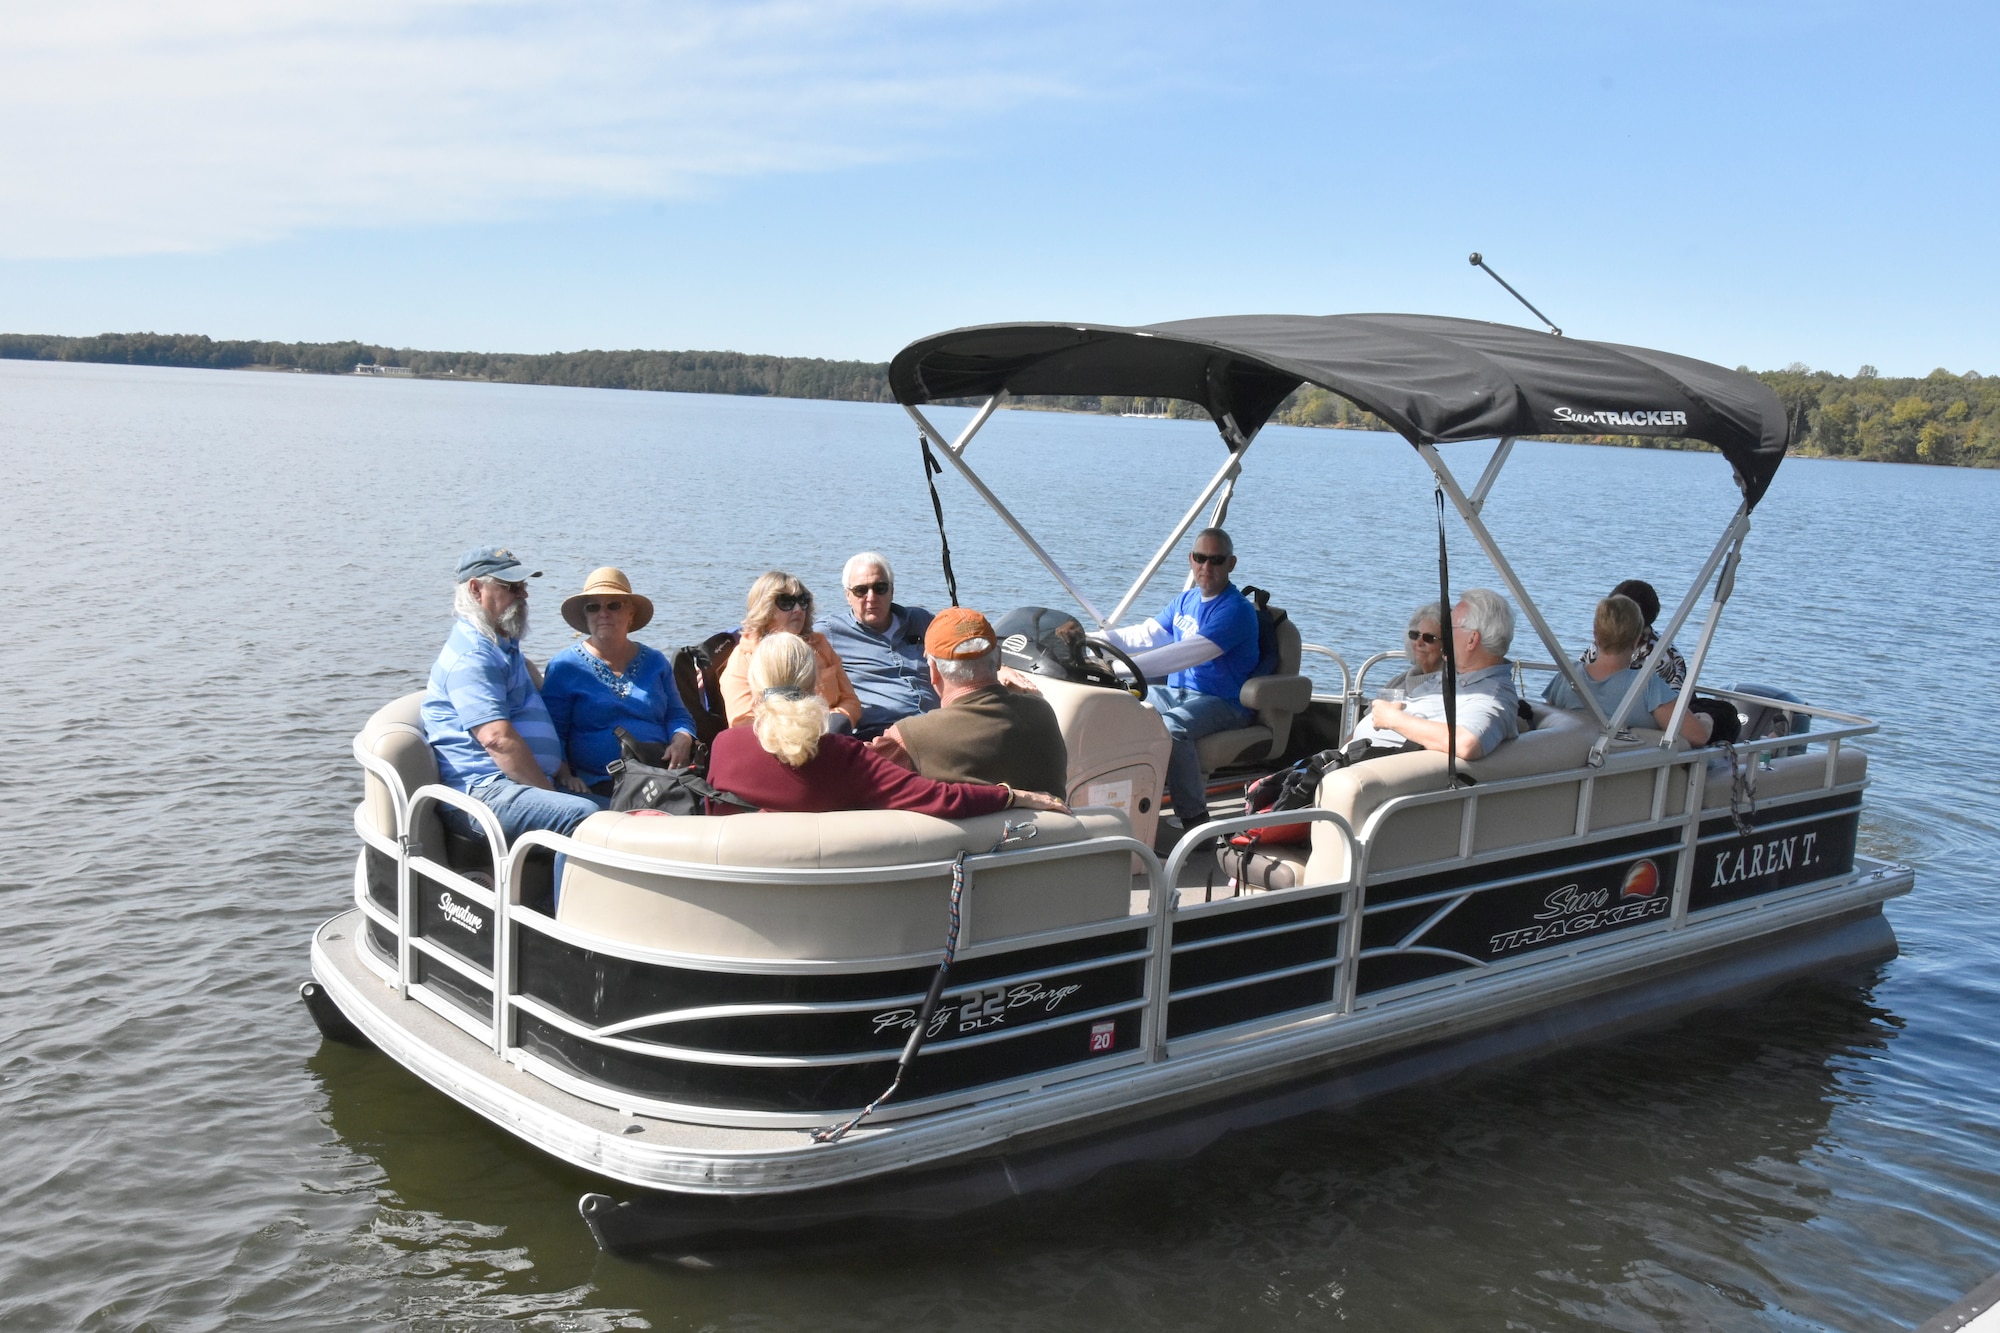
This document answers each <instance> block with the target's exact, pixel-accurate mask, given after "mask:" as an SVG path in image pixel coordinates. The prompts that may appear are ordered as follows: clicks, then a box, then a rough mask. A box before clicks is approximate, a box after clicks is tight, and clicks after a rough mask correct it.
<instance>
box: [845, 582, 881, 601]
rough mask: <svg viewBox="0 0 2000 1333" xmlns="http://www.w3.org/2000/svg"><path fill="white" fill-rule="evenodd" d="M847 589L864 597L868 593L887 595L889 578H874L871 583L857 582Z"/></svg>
mask: <svg viewBox="0 0 2000 1333" xmlns="http://www.w3.org/2000/svg"><path fill="white" fill-rule="evenodd" d="M847 591H848V592H850V593H852V594H854V595H855V596H856V597H866V596H868V594H870V593H873V594H875V595H876V596H877V597H887V596H888V595H889V580H887V579H876V580H875V581H874V582H873V583H857V584H855V585H854V586H853V587H852V588H849V589H848V590H847Z"/></svg>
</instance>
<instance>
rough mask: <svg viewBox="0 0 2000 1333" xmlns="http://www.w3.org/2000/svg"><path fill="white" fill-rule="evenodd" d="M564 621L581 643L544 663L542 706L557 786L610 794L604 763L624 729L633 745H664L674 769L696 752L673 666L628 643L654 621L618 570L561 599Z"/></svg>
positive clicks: (594, 576) (647, 603) (600, 573)
mask: <svg viewBox="0 0 2000 1333" xmlns="http://www.w3.org/2000/svg"><path fill="white" fill-rule="evenodd" d="M562 618H563V619H564V620H566V621H568V622H569V624H570V626H571V628H573V629H575V630H577V631H578V632H580V633H582V634H583V635H584V637H583V638H582V639H579V640H578V641H577V642H575V643H573V644H571V645H570V646H569V647H567V648H565V649H563V650H562V651H561V652H559V653H557V654H556V655H555V656H554V657H552V658H550V659H549V667H548V671H547V673H546V674H545V676H544V678H543V681H542V700H543V702H545V703H547V704H548V706H549V717H550V718H552V719H553V720H554V721H555V724H556V735H557V736H558V737H560V738H561V739H562V744H563V755H564V758H565V759H566V760H567V763H566V764H565V765H564V771H563V772H561V773H558V774H557V775H556V780H557V781H558V782H561V783H563V785H565V786H567V787H568V788H569V789H570V790H571V791H579V792H580V791H586V790H587V791H590V792H592V793H594V794H596V795H598V796H606V797H608V796H610V795H611V791H612V782H611V773H610V771H609V770H610V764H611V761H612V760H614V759H616V758H618V737H617V736H616V735H614V734H613V733H612V728H613V727H623V728H625V730H626V731H628V732H630V733H631V735H632V739H634V740H637V741H651V742H653V743H654V744H656V745H657V744H663V745H665V746H666V747H667V759H666V762H667V764H668V765H669V766H670V767H674V768H679V767H681V766H683V765H685V764H686V763H687V761H688V756H689V755H690V754H692V753H693V752H694V719H693V718H691V717H689V716H688V711H687V708H686V707H685V706H684V705H683V704H682V703H681V696H680V690H679V689H678V688H676V687H675V685H674V668H673V664H672V663H671V662H669V661H668V660H667V655H666V654H665V653H663V652H661V651H660V650H659V649H657V648H648V647H647V646H646V645H645V644H643V643H639V642H636V641H635V640H634V639H633V638H632V637H631V635H632V632H633V631H634V630H639V629H644V628H645V626H646V624H647V623H648V622H649V621H651V620H652V618H653V603H652V601H651V600H650V599H649V598H645V597H641V596H640V595H639V594H638V593H635V592H633V591H632V582H631V580H630V579H628V578H626V577H625V575H624V573H623V571H621V570H617V569H613V568H611V567H610V566H608V565H607V566H606V567H605V568H603V569H594V570H592V571H591V573H590V577H589V578H587V579H585V580H584V583H583V591H582V592H580V593H577V594H576V595H575V596H573V597H567V598H564V599H563V604H562Z"/></svg>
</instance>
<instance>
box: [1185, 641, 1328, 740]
mask: <svg viewBox="0 0 2000 1333" xmlns="http://www.w3.org/2000/svg"><path fill="white" fill-rule="evenodd" d="M1272 609H1273V610H1276V609H1277V608H1275V607H1274V608H1272ZM1277 637H1278V669H1277V670H1276V671H1273V672H1272V673H1271V674H1270V675H1268V676H1252V677H1251V678H1250V679H1249V680H1247V681H1245V682H1243V688H1242V690H1241V691H1240V692H1239V693H1238V694H1237V700H1236V701H1237V702H1238V703H1240V704H1242V705H1243V706H1244V707H1245V708H1248V709H1250V710H1251V711H1252V712H1254V713H1255V714H1256V715H1257V716H1256V719H1255V720H1254V721H1252V722H1251V723H1250V725H1249V726H1247V727H1237V728H1234V729H1232V730H1229V731H1218V732H1215V733H1213V734H1211V735H1208V736H1204V737H1202V738H1201V740H1199V741H1197V742H1196V743H1195V748H1196V750H1197V751H1198V752H1199V753H1200V755H1201V766H1202V770H1203V771H1204V772H1211V773H1212V772H1214V771H1215V770H1216V769H1219V768H1227V767H1229V766H1230V765H1231V764H1238V763H1254V762H1256V761H1257V760H1259V759H1275V758H1276V757H1277V756H1279V755H1281V754H1283V753H1284V752H1285V746H1286V745H1287V744H1289V743H1290V741H1291V738H1292V719H1293V718H1295V717H1297V716H1298V715H1299V714H1300V713H1302V712H1304V711H1305V710H1306V707H1307V705H1309V704H1310V703H1312V678H1311V677H1310V676H1305V675H1301V674H1300V672H1299V663H1300V661H1301V660H1302V659H1303V657H1304V640H1303V639H1301V638H1300V637H1299V627H1298V626H1297V625H1294V624H1293V623H1292V621H1291V617H1289V616H1287V617H1285V618H1284V619H1282V620H1280V621H1279V622H1278V624H1277Z"/></svg>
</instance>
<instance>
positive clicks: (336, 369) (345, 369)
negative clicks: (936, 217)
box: [0, 333, 891, 403]
mask: <svg viewBox="0 0 2000 1333" xmlns="http://www.w3.org/2000/svg"><path fill="white" fill-rule="evenodd" d="M0 358H11V359H16V360H31V361H98V362H110V363H113V364H117V365H131V366H187V367H193V368H196V369H201V370H240V369H244V368H246V367H251V366H267V367H272V368H275V369H280V370H303V371H311V372H314V373H316V374H322V375H340V374H351V373H352V372H353V370H354V368H355V367H356V366H357V365H363V366H400V367H403V368H406V369H408V370H409V371H410V372H411V373H412V374H415V375H421V376H426V377H431V378H437V379H471V380H490V381H494V382H497V383H503V384H563V385H570V386H573V387H577V388H591V389H652V390H662V391H668V392H674V393H727V394H750V395H754V396H760V397H772V398H832V399H838V400H841V401H846V402H863V403H886V402H889V401H891V398H890V394H889V373H888V372H889V368H888V366H887V365H885V364H881V363H878V362H873V361H826V360H822V359H820V358H818V357H787V356H747V355H745V354H743V353H741V352H641V351H630V352H556V353H552V354H548V355H542V356H533V355H526V354H522V353H513V352H426V351H420V350H418V349H416V348H411V347H378V346H376V345H374V344H372V343H361V342H336V343H283V342H252V341H237V340H229V341H223V342H217V341H215V340H214V339H211V338H206V337H203V336H201V335H199V334H187V333H173V334H162V333H103V334H99V335H98V336H96V337H94V338H61V337H51V336H46V335H38V334H0Z"/></svg>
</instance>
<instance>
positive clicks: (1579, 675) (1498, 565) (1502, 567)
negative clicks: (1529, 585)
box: [1417, 444, 1606, 727]
mask: <svg viewBox="0 0 2000 1333" xmlns="http://www.w3.org/2000/svg"><path fill="white" fill-rule="evenodd" d="M1417 453H1418V454H1419V455H1421V456H1422V457H1423V460H1424V462H1425V463H1426V464H1428V465H1429V466H1430V470H1431V472H1432V473H1433V474H1434V475H1435V476H1436V477H1437V479H1438V481H1439V483H1440V484H1441V485H1443V487H1444V493H1445V494H1446V495H1448V496H1450V497H1451V503H1452V505H1453V506H1454V507H1455V508H1456V509H1457V510H1458V516H1459V517H1460V518H1462V519H1464V520H1465V526H1466V527H1467V528H1469V529H1471V531H1472V536H1473V539H1474V540H1475V541H1477V542H1478V543H1479V549H1480V550H1482V551H1484V552H1486V558H1487V559H1488V560H1491V561H1492V562H1493V568H1494V570H1495V571H1497V572H1498V573H1499V575H1500V580H1501V582H1503V583H1505V584H1506V585H1507V591H1508V592H1511V593H1512V594H1514V600H1515V601H1516V602H1518V603H1520V606H1521V610H1522V611H1523V612H1524V613H1526V615H1527V617H1528V623H1529V624H1531V625H1533V626H1534V627H1535V633H1536V634H1537V635H1539V636H1541V640H1542V646H1543V647H1544V648H1547V649H1548V650H1549V656H1550V658H1551V659H1553V660H1554V662H1555V664H1556V669H1557V670H1559V671H1561V672H1562V673H1563V675H1564V676H1565V677H1567V678H1568V680H1569V683H1570V684H1571V685H1573V686H1575V687H1576V693H1577V696H1578V697H1579V698H1580V699H1582V700H1583V703H1584V706H1585V707H1586V708H1587V709H1589V711H1590V715H1591V717H1592V719H1593V720H1595V722H1596V723H1597V725H1598V726H1600V727H1602V726H1603V725H1604V723H1605V720H1606V719H1605V716H1604V710H1603V709H1602V708H1599V707H1598V706H1597V700H1596V699H1594V698H1592V697H1591V694H1590V690H1589V689H1588V688H1586V687H1585V685H1584V683H1583V669H1582V668H1581V667H1579V666H1578V665H1577V664H1576V663H1574V662H1572V661H1570V660H1569V654H1568V653H1567V652H1565V651H1564V650H1563V646H1562V641H1561V640H1560V639H1558V638H1556V635H1555V631H1554V630H1552V629H1550V628H1549V622H1548V621H1547V620H1546V619H1545V618H1544V617H1543V615H1542V611H1541V608H1540V607H1538V606H1536V605H1535V601H1534V598H1532V597H1530V596H1528V590H1527V589H1526V588H1525V587H1523V586H1522V584H1521V579H1520V576H1519V575H1517V574H1516V573H1515V572H1514V567H1513V566H1512V565H1510V564H1508V563H1507V557H1506V556H1504V555H1502V554H1501V553H1500V544H1499V543H1498V542H1496V541H1494V540H1493V534H1492V533H1491V532H1489V531H1487V529H1486V524H1485V522H1484V521H1483V520H1482V519H1481V518H1480V517H1479V511H1478V510H1477V509H1475V508H1473V506H1472V501H1470V500H1468V499H1466V498H1465V492H1464V491H1462V490H1460V489H1459V485H1458V478H1456V477H1454V476H1452V475H1451V469H1450V468H1448V467H1446V466H1445V465H1444V460H1443V459H1442V458H1440V457H1438V451H1437V446H1436V445H1431V444H1420V445H1418V446H1417ZM1489 466H1490V464H1489ZM1439 609H1440V610H1441V611H1442V612H1443V614H1444V616H1445V618H1446V619H1447V620H1449V619H1450V617H1451V608H1450V607H1448V606H1447V607H1441V608H1439ZM1445 651H1446V652H1449V651H1451V648H1450V645H1446V648H1445Z"/></svg>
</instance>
